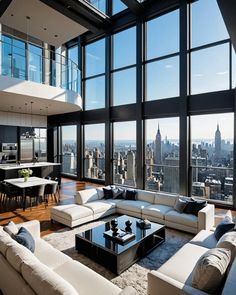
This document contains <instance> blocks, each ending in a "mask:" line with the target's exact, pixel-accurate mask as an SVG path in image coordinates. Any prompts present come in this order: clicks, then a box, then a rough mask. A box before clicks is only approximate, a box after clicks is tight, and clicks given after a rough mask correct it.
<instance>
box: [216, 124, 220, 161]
mask: <svg viewBox="0 0 236 295" xmlns="http://www.w3.org/2000/svg"><path fill="white" fill-rule="evenodd" d="M220 156H221V133H220V129H219V123H217V129H216V132H215V157H216V159H219V158H220Z"/></svg>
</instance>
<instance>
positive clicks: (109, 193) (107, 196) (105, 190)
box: [103, 187, 113, 200]
mask: <svg viewBox="0 0 236 295" xmlns="http://www.w3.org/2000/svg"><path fill="white" fill-rule="evenodd" d="M103 194H104V199H105V200H107V199H112V198H113V193H112V189H111V188H106V187H104V188H103Z"/></svg>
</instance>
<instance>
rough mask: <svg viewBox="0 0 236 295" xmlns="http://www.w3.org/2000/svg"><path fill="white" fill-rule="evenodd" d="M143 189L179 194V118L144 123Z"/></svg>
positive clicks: (151, 120)
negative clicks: (144, 169)
mask: <svg viewBox="0 0 236 295" xmlns="http://www.w3.org/2000/svg"><path fill="white" fill-rule="evenodd" d="M145 124H146V125H145V127H146V128H145V130H146V131H145V134H146V138H145V163H146V179H145V187H146V189H149V190H156V191H165V192H172V193H178V192H179V118H165V119H150V120H146V121H145Z"/></svg>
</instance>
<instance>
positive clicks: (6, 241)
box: [0, 227, 19, 256]
mask: <svg viewBox="0 0 236 295" xmlns="http://www.w3.org/2000/svg"><path fill="white" fill-rule="evenodd" d="M12 245H19V244H18V243H17V242H16V241H14V240H13V239H12V238H11V237H10V236H9V234H8V233H6V232H5V231H4V230H3V228H2V227H1V229H0V252H1V253H2V255H3V256H6V252H7V249H8V247H10V246H12Z"/></svg>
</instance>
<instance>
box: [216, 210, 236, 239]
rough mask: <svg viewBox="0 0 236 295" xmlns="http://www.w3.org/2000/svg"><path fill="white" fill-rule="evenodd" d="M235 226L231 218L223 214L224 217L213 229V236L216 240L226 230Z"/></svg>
mask: <svg viewBox="0 0 236 295" xmlns="http://www.w3.org/2000/svg"><path fill="white" fill-rule="evenodd" d="M234 227H235V224H234V222H233V221H232V218H230V217H229V216H225V218H224V219H223V220H222V221H221V223H219V224H218V225H217V227H216V229H215V231H214V234H215V237H216V239H217V241H219V239H220V238H221V237H222V236H223V235H224V234H225V233H227V232H228V231H231V230H233V228H234Z"/></svg>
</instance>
